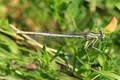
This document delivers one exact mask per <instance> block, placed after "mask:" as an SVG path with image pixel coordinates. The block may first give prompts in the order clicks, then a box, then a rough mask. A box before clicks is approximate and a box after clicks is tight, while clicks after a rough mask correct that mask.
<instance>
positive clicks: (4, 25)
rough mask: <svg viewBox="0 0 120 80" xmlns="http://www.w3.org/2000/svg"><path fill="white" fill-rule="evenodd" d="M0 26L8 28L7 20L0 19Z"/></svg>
mask: <svg viewBox="0 0 120 80" xmlns="http://www.w3.org/2000/svg"><path fill="white" fill-rule="evenodd" d="M0 27H1V28H3V29H5V30H10V27H9V22H8V20H4V19H3V20H0Z"/></svg>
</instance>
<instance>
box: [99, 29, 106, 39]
mask: <svg viewBox="0 0 120 80" xmlns="http://www.w3.org/2000/svg"><path fill="white" fill-rule="evenodd" d="M99 34H100V37H102V38H104V37H105V34H104V33H103V31H101V30H100V31H99Z"/></svg>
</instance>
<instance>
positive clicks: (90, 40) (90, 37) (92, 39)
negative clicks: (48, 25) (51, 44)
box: [17, 30, 105, 52]
mask: <svg viewBox="0 0 120 80" xmlns="http://www.w3.org/2000/svg"><path fill="white" fill-rule="evenodd" d="M17 33H18V34H34V35H40V36H49V37H64V38H85V39H86V45H85V46H84V47H85V49H86V50H87V49H89V46H92V48H94V49H96V50H98V51H100V52H101V50H99V49H97V48H96V47H95V46H94V45H95V44H96V42H97V41H98V39H100V38H104V36H105V34H104V33H103V32H102V31H101V30H100V31H99V32H97V33H95V32H84V33H79V34H50V33H39V32H27V31H18V32H17Z"/></svg>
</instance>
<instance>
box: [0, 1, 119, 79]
mask: <svg viewBox="0 0 120 80" xmlns="http://www.w3.org/2000/svg"><path fill="white" fill-rule="evenodd" d="M119 4H120V1H119V0H1V1H0V18H1V19H0V57H1V58H0V79H11V80H16V79H17V80H23V79H28V80H33V79H34V80H38V79H39V80H57V79H58V80H63V79H64V80H80V79H85V80H119V79H120V57H119V56H120V50H119V49H120V46H119V45H120V41H119V38H120V34H119V31H120V23H119V21H120V16H119V12H120V6H119ZM114 16H115V17H116V18H117V21H118V24H117V23H115V24H114V23H109V21H110V20H111V19H112V17H114ZM113 22H114V21H113ZM108 23H109V27H106V26H107V24H108ZM9 24H14V25H16V27H17V28H18V29H22V30H27V31H36V30H37V31H40V32H45V31H47V32H50V33H57V32H62V33H74V32H76V33H79V32H86V31H94V32H97V31H98V30H97V29H101V30H105V29H107V30H108V31H111V32H110V33H109V34H106V35H105V38H104V39H101V40H100V41H98V42H97V43H96V45H95V47H96V48H99V49H100V50H101V51H102V52H99V51H97V50H95V49H93V48H89V51H88V52H86V51H85V49H84V46H83V45H85V44H84V39H74V38H73V39H67V38H65V39H62V40H61V39H60V40H59V39H58V41H59V42H56V41H55V40H56V39H54V38H53V39H51V38H48V39H47V40H45V39H44V41H47V42H48V43H45V44H46V45H44V44H43V45H44V46H43V45H42V47H40V46H38V45H40V44H42V42H43V43H44V41H42V42H40V43H38V45H37V44H36V42H34V41H31V39H29V38H27V37H25V36H24V35H23V34H22V35H18V34H17V33H16V32H15V30H14V29H13V28H11V27H10V25H9ZM116 25H117V28H116ZM111 27H112V28H111ZM109 28H111V29H110V30H109ZM115 28H116V30H115ZM112 29H114V30H112ZM32 37H35V36H32ZM32 39H35V38H32ZM40 39H42V38H41V37H39V39H38V42H39V41H40ZM50 39H51V40H50ZM48 40H49V41H48ZM52 40H53V41H52ZM48 46H49V48H48ZM51 48H55V49H57V50H54V49H51ZM66 56H67V57H69V59H67V58H66Z"/></svg>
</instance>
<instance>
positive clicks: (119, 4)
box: [116, 2, 120, 10]
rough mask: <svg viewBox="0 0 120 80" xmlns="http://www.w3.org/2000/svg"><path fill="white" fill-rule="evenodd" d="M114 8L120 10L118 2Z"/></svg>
mask: <svg viewBox="0 0 120 80" xmlns="http://www.w3.org/2000/svg"><path fill="white" fill-rule="evenodd" d="M116 7H117V8H118V9H119V10H120V2H119V3H117V4H116Z"/></svg>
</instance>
